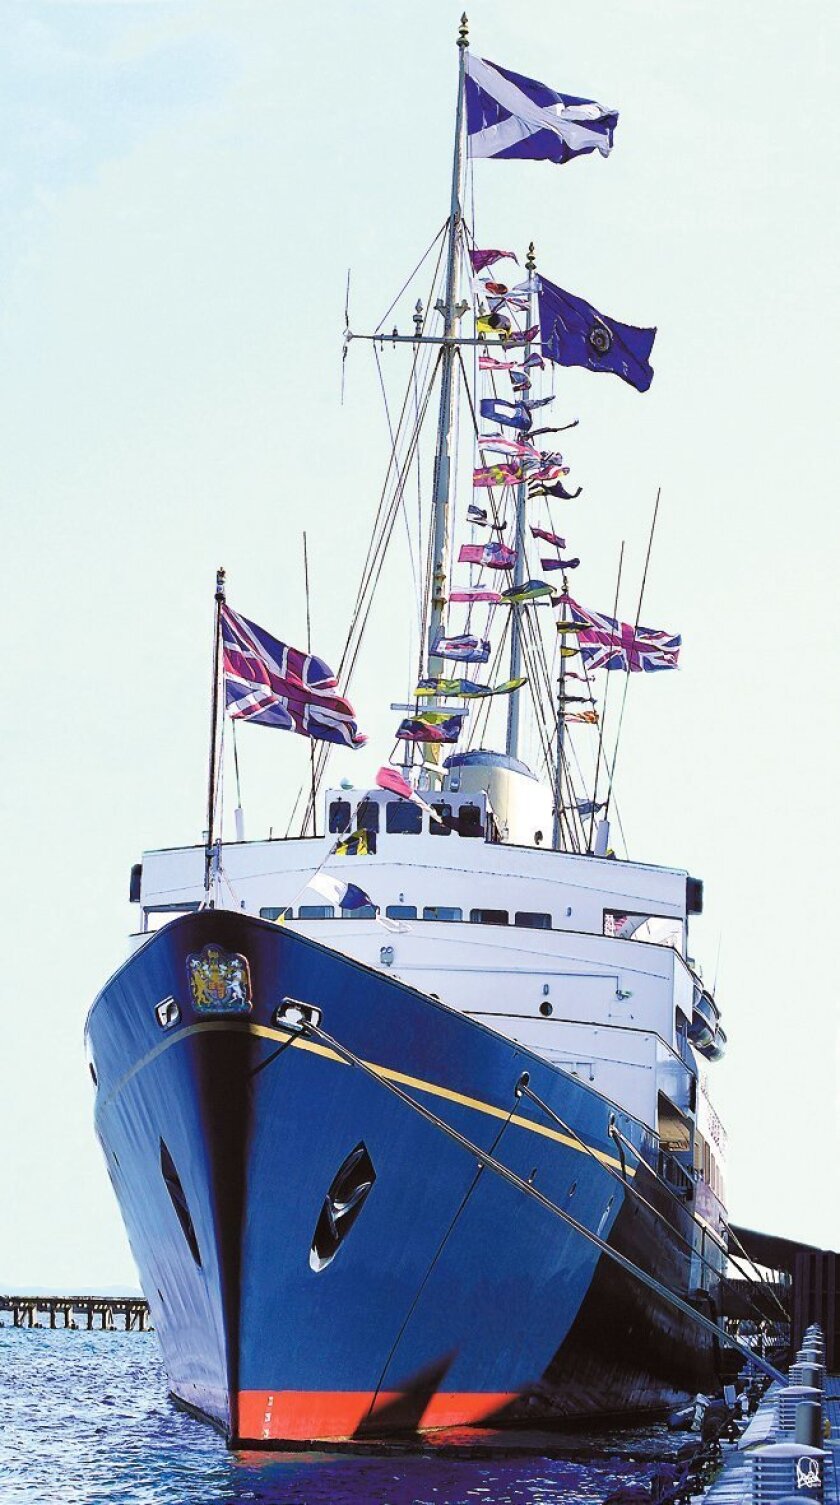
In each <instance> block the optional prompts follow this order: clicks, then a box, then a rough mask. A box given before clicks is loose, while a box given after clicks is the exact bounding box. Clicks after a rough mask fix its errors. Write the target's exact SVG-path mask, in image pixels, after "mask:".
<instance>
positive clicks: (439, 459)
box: [427, 15, 469, 676]
mask: <svg viewBox="0 0 840 1505" xmlns="http://www.w3.org/2000/svg"><path fill="white" fill-rule="evenodd" d="M457 45H458V103H457V106H456V110H455V150H454V154H453V160H452V197H451V201H450V206H449V228H448V233H447V242H448V244H447V259H446V296H445V298H444V299H442V300H441V302H440V303H439V304H438V308H439V310H440V312H441V313H442V315H443V324H444V330H443V343H442V345H441V354H440V370H441V377H440V411H439V415H438V427H437V444H436V447H435V468H434V480H433V484H432V589H431V599H430V602H429V608H428V612H429V618H428V621H429V626H428V636H427V654H428V660H427V661H428V672H429V674H430V675H434V676H438V675H440V674H442V673H443V659H442V658H440V656H439V655H438V654H435V653H433V652H432V645H433V644H434V643H435V642H436V641H437V639H438V637H439V635H440V632H441V630H442V628H443V620H444V607H445V605H446V580H447V575H448V573H449V568H448V567H449V494H450V476H451V468H452V465H451V462H452V451H451V444H452V387H453V375H454V370H455V355H456V350H457V344H456V339H455V334H456V326H457V322H458V319H459V317H460V316H461V313H462V312H463V310H460V309H459V307H458V301H457V300H458V284H459V271H460V259H459V245H458V242H459V238H460V232H461V225H462V222H463V215H462V212H461V198H462V192H463V174H464V141H463V137H464V80H465V77H466V55H467V47H468V45H469V28H468V25H467V17H466V15H463V16H462V17H461V25H460V28H459V31H458V43H457Z"/></svg>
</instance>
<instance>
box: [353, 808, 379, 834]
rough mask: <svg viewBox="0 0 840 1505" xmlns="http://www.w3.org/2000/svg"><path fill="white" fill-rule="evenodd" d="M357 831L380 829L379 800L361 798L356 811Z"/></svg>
mask: <svg viewBox="0 0 840 1505" xmlns="http://www.w3.org/2000/svg"><path fill="white" fill-rule="evenodd" d="M356 830H357V831H378V830H379V802H378V801H377V800H360V801H359V808H358V810H357V811H356Z"/></svg>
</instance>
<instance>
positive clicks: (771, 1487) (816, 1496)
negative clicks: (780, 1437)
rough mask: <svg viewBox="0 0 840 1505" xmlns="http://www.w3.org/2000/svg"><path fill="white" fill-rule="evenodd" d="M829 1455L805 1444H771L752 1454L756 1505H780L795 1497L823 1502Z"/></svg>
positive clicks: (753, 1503) (752, 1488) (752, 1497)
mask: <svg viewBox="0 0 840 1505" xmlns="http://www.w3.org/2000/svg"><path fill="white" fill-rule="evenodd" d="M825 1459H826V1453H825V1450H824V1449H823V1448H818V1447H810V1446H809V1445H808V1444H806V1443H804V1442H771V1443H769V1444H768V1445H767V1446H766V1447H760V1448H756V1449H755V1451H754V1452H753V1453H751V1454H750V1455H749V1465H750V1470H751V1481H750V1486H751V1489H750V1492H751V1500H752V1505H770V1502H773V1505H779V1502H780V1501H782V1500H785V1499H787V1498H788V1497H789V1496H791V1495H793V1496H795V1497H796V1499H797V1500H798V1501H800V1502H801V1501H802V1500H803V1499H806V1500H817V1501H820V1500H822V1496H823V1473H824V1467H825Z"/></svg>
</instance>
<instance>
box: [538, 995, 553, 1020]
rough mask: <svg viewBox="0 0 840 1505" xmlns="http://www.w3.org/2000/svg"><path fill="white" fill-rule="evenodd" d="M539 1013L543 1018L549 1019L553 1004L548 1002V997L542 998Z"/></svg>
mask: <svg viewBox="0 0 840 1505" xmlns="http://www.w3.org/2000/svg"><path fill="white" fill-rule="evenodd" d="M540 1013H541V1014H542V1016H543V1019H550V1018H551V1016H552V1014H553V1013H554V1004H553V1003H549V1001H548V999H547V998H544V999H543V1001H542V1003H541V1004H540Z"/></svg>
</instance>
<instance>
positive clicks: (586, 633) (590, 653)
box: [561, 596, 682, 674]
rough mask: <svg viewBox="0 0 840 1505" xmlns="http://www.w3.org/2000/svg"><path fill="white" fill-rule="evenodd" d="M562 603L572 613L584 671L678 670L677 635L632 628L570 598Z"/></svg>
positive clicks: (632, 671) (680, 640)
mask: <svg viewBox="0 0 840 1505" xmlns="http://www.w3.org/2000/svg"><path fill="white" fill-rule="evenodd" d="M561 604H563V605H565V606H566V607H567V608H568V610H569V612H570V613H571V622H572V624H573V625H574V626H575V628H576V630H577V635H578V638H577V640H578V644H579V647H580V656H581V659H582V660H583V665H584V668H589V669H623V670H624V671H625V673H634V674H635V673H639V672H642V671H644V673H646V674H653V673H655V672H656V671H657V670H659V669H676V668H678V663H677V660H678V659H679V656H680V647H681V645H682V638H681V637H680V636H679V635H678V634H673V633H670V632H661V631H659V630H658V629H657V628H654V627H632V626H631V625H630V623H629V622H618V621H616V619H615V617H607V616H604V614H603V613H602V612H599V611H589V610H588V609H587V608H585V607H583V606H578V604H577V602H576V601H572V600H571V598H570V597H569V596H564V597H562V598H561Z"/></svg>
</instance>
